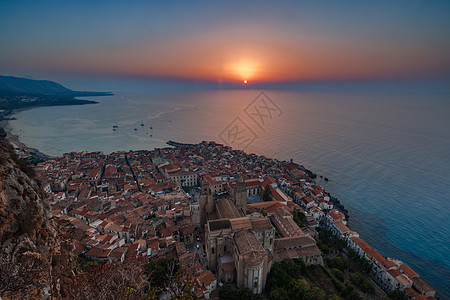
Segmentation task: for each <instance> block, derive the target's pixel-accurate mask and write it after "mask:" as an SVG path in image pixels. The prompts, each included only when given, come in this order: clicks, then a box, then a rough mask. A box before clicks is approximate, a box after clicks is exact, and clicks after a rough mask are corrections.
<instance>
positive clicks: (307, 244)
mask: <svg viewBox="0 0 450 300" xmlns="http://www.w3.org/2000/svg"><path fill="white" fill-rule="evenodd" d="M214 195H215V194H214V193H213V191H212V189H211V187H210V185H209V184H208V183H207V182H206V181H205V180H203V181H202V184H201V191H200V196H199V213H200V225H201V226H204V227H205V249H206V258H207V263H208V268H209V269H210V270H212V271H213V272H215V273H216V276H217V277H218V278H219V280H220V281H222V282H224V283H236V285H237V287H238V288H242V287H244V288H249V289H250V290H251V291H252V292H253V293H254V294H260V293H262V291H263V289H264V286H265V283H266V280H267V276H268V274H269V272H270V269H271V267H272V264H273V262H274V261H282V260H283V259H287V258H299V259H302V260H303V261H305V263H306V264H307V265H312V264H320V265H322V264H323V261H322V257H321V254H320V250H319V248H318V247H317V245H316V242H315V240H314V238H313V237H311V235H309V234H305V233H304V232H303V231H302V230H301V229H300V227H298V225H297V224H296V223H295V221H294V220H293V217H292V214H291V213H290V212H289V211H288V210H287V209H286V208H284V207H280V208H277V210H276V211H275V212H274V213H273V214H271V215H270V216H268V217H258V218H250V217H248V216H247V214H246V208H247V190H246V186H245V181H244V179H243V177H242V175H241V176H240V177H239V179H238V181H237V183H236V185H235V186H234V190H233V191H229V193H228V195H233V196H234V197H233V199H232V200H230V199H227V198H222V199H218V200H216V199H215V198H216V197H215V196H214Z"/></svg>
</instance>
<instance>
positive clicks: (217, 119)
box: [10, 86, 450, 298]
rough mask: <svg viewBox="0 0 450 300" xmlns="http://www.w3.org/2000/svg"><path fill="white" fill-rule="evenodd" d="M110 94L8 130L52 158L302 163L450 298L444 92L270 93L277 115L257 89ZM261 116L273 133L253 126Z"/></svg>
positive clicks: (366, 228)
mask: <svg viewBox="0 0 450 300" xmlns="http://www.w3.org/2000/svg"><path fill="white" fill-rule="evenodd" d="M109 90H111V91H112V92H114V93H115V95H114V96H108V97H96V98H90V99H91V100H95V101H98V102H99V103H98V104H93V105H83V106H61V107H41V108H35V109H29V110H25V111H21V112H19V113H17V114H16V115H15V116H16V118H17V120H14V121H11V122H10V125H11V127H12V128H13V133H14V134H17V135H19V136H20V139H21V141H22V142H24V143H25V144H27V145H28V146H31V147H35V148H37V149H39V150H41V151H43V152H45V153H47V154H50V155H61V154H63V153H65V152H71V151H82V150H87V151H104V152H105V153H110V152H112V151H120V150H140V149H153V148H155V147H166V146H167V145H166V142H167V141H168V140H175V141H180V142H186V143H198V142H201V141H203V140H214V141H217V142H219V143H230V144H231V145H232V146H237V147H245V149H244V150H245V151H246V152H248V153H250V152H253V153H256V154H261V155H265V156H268V157H273V158H277V159H280V160H289V159H293V160H294V161H295V162H297V163H300V164H303V165H304V166H305V167H307V168H308V169H310V170H312V171H314V172H316V173H318V174H319V175H322V176H324V177H327V178H328V179H329V181H325V180H322V179H320V178H319V179H318V183H319V184H320V185H322V186H324V188H325V189H326V190H327V191H328V192H330V193H331V195H332V196H334V197H337V198H338V199H339V200H340V201H341V203H342V204H344V205H345V207H346V208H347V209H348V210H349V212H350V216H351V217H350V220H349V226H350V227H351V228H352V229H353V230H355V231H357V232H358V233H359V234H360V236H361V237H362V238H363V239H365V240H366V241H367V242H368V243H369V244H370V245H371V246H372V247H373V248H375V249H376V250H378V251H380V252H381V253H382V254H383V255H384V256H387V257H395V258H398V259H400V260H402V261H404V262H405V263H407V264H409V265H410V266H411V267H412V268H413V269H415V270H416V271H417V272H419V274H420V275H421V276H422V277H424V279H425V280H426V281H427V282H429V283H430V284H431V285H432V286H433V287H435V288H438V289H439V292H440V295H441V296H442V297H443V298H446V297H449V298H450V289H449V285H448V278H450V255H449V254H450V251H449V244H450V221H449V212H450V176H449V170H450V150H449V149H450V121H449V120H450V98H449V93H447V92H446V91H444V92H436V91H435V90H429V91H428V90H426V89H425V90H420V91H417V89H412V90H413V91H411V90H409V89H406V88H404V89H394V90H383V89H377V88H370V89H356V88H348V87H347V88H337V89H336V88H331V89H326V88H320V87H319V88H317V87H315V88H309V89H301V88H300V89H274V90H271V89H267V90H264V92H265V97H267V98H266V104H269V106H270V107H272V108H273V109H272V110H270V109H269V110H268V109H267V107H266V108H264V105H261V103H262V102H258V101H259V100H258V96H260V94H259V93H260V92H261V90H260V89H250V87H248V89H247V88H246V89H236V90H230V89H228V90H226V89H185V88H180V89H176V88H166V89H160V88H159V89H154V88H150V87H149V88H146V87H145V86H144V87H141V88H139V89H132V90H130V89H127V88H123V87H121V88H119V87H118V88H117V89H114V86H112V87H110V89H109ZM255 99H256V100H255ZM254 100H255V101H256V102H255V101H254ZM269 106H268V107H269ZM255 107H256V108H258V107H259V110H258V111H259V113H260V115H261V114H265V117H264V124H261V121H262V119H261V116H258V115H255V114H253V115H252V112H255V111H256V110H254V109H255ZM270 107H269V108H270ZM269 114H270V116H269ZM236 120H237V121H236ZM236 122H238V123H239V124H238V125H239V126H240V127H241V128H244V129H246V130H247V131H248V133H250V134H251V136H252V138H251V139H249V140H248V141H249V142H248V143H244V144H239V143H238V142H237V140H234V141H233V140H232V139H230V138H229V136H228V135H227V133H228V130H229V129H230V128H232V127H233V124H234V125H236ZM141 124H142V126H141ZM113 126H117V130H116V131H114V130H113ZM243 126H244V127H243Z"/></svg>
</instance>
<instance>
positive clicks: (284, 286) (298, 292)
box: [265, 259, 323, 299]
mask: <svg viewBox="0 0 450 300" xmlns="http://www.w3.org/2000/svg"><path fill="white" fill-rule="evenodd" d="M265 293H266V296H267V297H268V298H269V299H322V298H323V295H322V290H321V289H320V288H319V287H317V286H316V285H315V283H314V282H312V280H311V275H310V274H309V272H308V269H307V267H306V265H305V263H304V262H303V261H302V260H299V259H293V260H291V259H287V260H284V261H283V262H281V263H278V262H276V263H274V265H273V267H272V270H271V271H270V273H269V277H268V279H267V283H266V290H265Z"/></svg>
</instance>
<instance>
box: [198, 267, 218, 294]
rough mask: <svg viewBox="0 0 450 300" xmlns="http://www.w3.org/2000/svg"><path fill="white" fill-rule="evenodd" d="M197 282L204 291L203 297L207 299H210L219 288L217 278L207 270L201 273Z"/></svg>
mask: <svg viewBox="0 0 450 300" xmlns="http://www.w3.org/2000/svg"><path fill="white" fill-rule="evenodd" d="M195 280H196V283H197V284H198V287H199V288H200V289H201V290H203V291H202V294H203V296H204V297H205V298H206V299H209V298H210V295H211V293H212V292H214V291H215V290H216V288H217V278H216V277H215V276H214V274H213V273H212V272H211V271H210V270H207V271H203V272H201V273H200V275H198V277H197V278H196V279H195Z"/></svg>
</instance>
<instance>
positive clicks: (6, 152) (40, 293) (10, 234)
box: [0, 129, 57, 299]
mask: <svg viewBox="0 0 450 300" xmlns="http://www.w3.org/2000/svg"><path fill="white" fill-rule="evenodd" d="M0 130H1V129H0ZM27 173H28V174H29V175H33V171H32V168H31V167H29V166H28V165H26V164H25V163H24V162H23V161H21V160H19V159H18V158H17V156H16V155H15V153H14V150H13V149H12V147H11V145H10V144H9V143H8V142H7V141H6V139H5V134H4V132H3V131H1V132H0V298H3V299H9V298H13V299H23V298H37V299H42V298H44V299H45V298H48V297H49V295H50V293H51V284H50V283H51V276H52V275H51V271H52V270H51V264H52V262H51V260H52V253H53V251H54V246H55V241H56V239H55V238H56V236H57V232H56V230H55V229H54V226H53V224H52V221H51V220H50V215H49V210H48V206H47V204H46V201H45V196H44V193H43V192H41V190H40V189H39V186H38V185H37V183H36V182H35V181H34V180H33V179H32V178H30V177H29V176H28V174H27Z"/></svg>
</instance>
